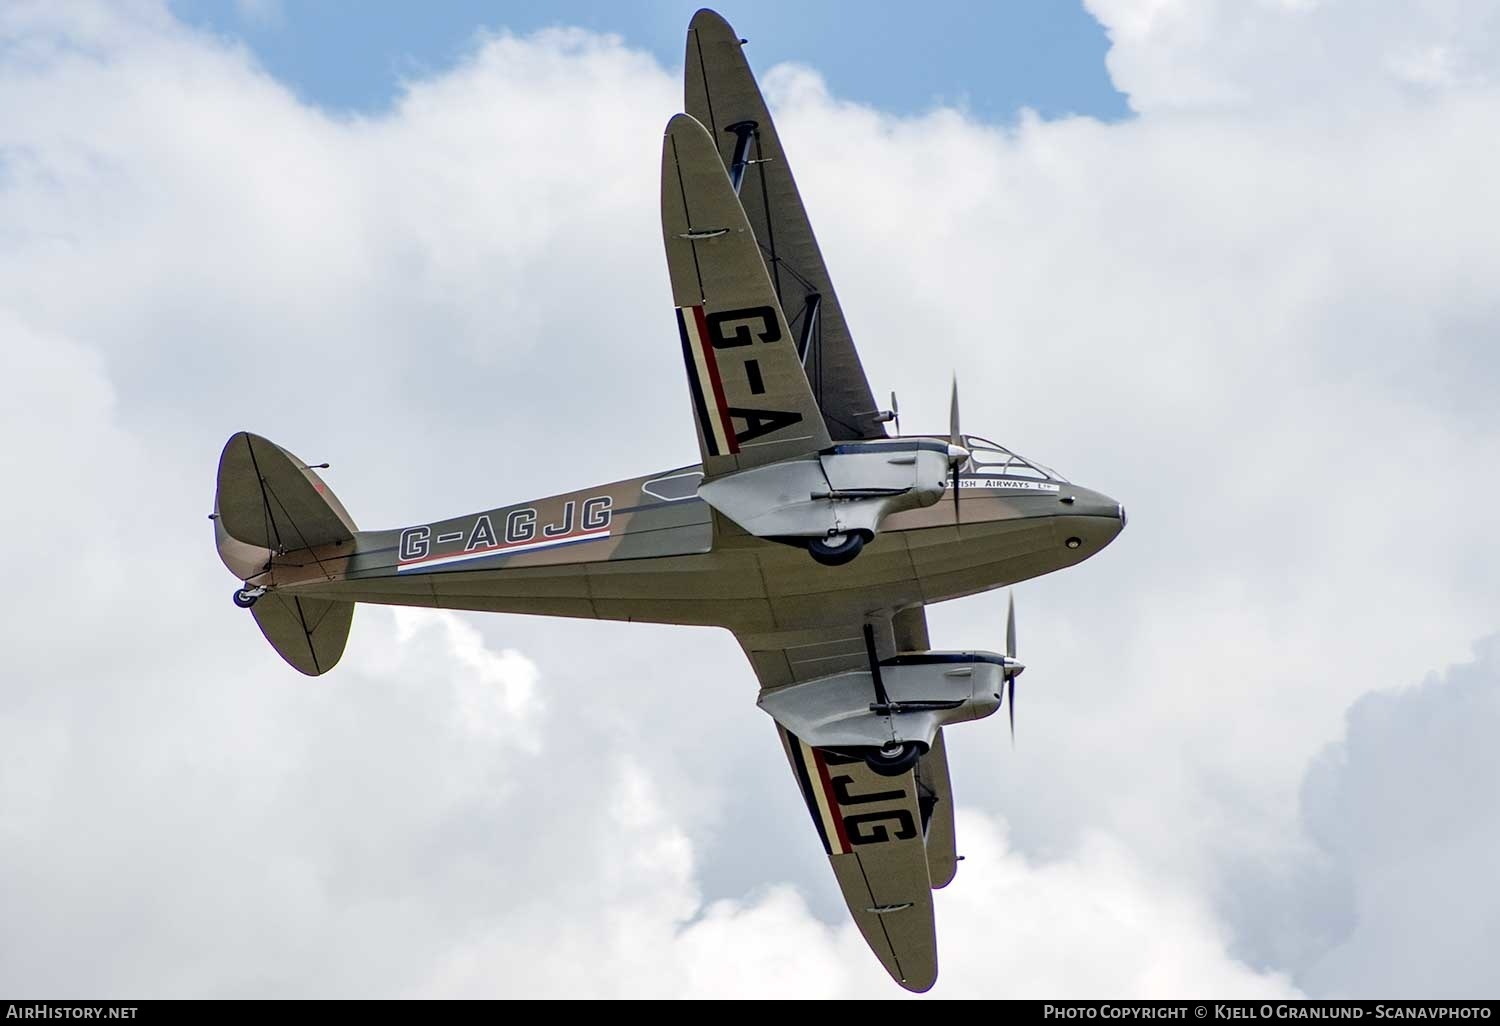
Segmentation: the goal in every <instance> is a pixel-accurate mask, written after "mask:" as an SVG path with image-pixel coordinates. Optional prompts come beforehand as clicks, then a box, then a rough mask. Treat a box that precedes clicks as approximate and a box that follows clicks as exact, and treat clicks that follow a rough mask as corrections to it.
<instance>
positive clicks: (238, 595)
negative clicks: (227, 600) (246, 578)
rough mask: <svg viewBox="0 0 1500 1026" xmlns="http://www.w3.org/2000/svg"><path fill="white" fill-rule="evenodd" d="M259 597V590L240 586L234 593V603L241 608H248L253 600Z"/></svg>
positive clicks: (252, 603) (253, 602)
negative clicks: (255, 590)
mask: <svg viewBox="0 0 1500 1026" xmlns="http://www.w3.org/2000/svg"><path fill="white" fill-rule="evenodd" d="M258 598H260V593H259V592H254V591H251V590H250V589H249V588H241V589H240V590H239V591H237V592H235V593H234V604H235V605H237V606H239V607H240V608H241V609H249V608H250V607H251V606H253V605H255V600H256V599H258Z"/></svg>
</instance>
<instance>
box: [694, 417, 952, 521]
mask: <svg viewBox="0 0 1500 1026" xmlns="http://www.w3.org/2000/svg"><path fill="white" fill-rule="evenodd" d="M948 473H949V455H948V446H947V445H946V444H945V443H943V442H939V441H935V440H933V439H926V438H910V439H906V438H900V439H887V440H884V441H881V440H875V441H869V442H847V443H843V444H840V445H837V446H834V447H833V448H832V449H829V450H826V451H824V452H822V453H819V454H818V455H817V456H814V457H808V458H806V459H798V460H787V461H784V462H782V463H773V464H770V465H769V466H764V467H756V468H754V469H752V470H743V471H740V472H738V473H735V474H726V475H725V476H723V477H720V478H715V479H714V480H712V481H706V482H704V483H703V484H702V485H701V486H700V487H699V488H698V495H699V497H700V498H702V499H703V500H704V501H705V502H707V503H708V504H709V505H710V506H712V507H713V508H714V509H716V510H718V511H719V512H720V513H722V514H723V515H724V516H726V517H728V518H729V519H730V520H732V521H734V522H735V523H736V524H738V525H739V526H740V527H742V528H744V529H745V531H746V532H748V533H749V534H752V535H754V536H756V537H758V538H774V539H777V540H797V539H804V540H814V539H827V538H836V537H839V536H847V535H860V536H862V537H865V538H873V537H875V535H876V534H878V533H879V531H880V525H881V522H882V521H884V520H885V518H886V517H888V516H890V515H891V514H892V513H896V512H899V511H901V510H905V509H917V508H920V507H923V506H931V505H932V504H933V503H935V502H937V501H938V499H939V498H941V497H942V495H943V492H944V491H945V490H946V488H947V486H948Z"/></svg>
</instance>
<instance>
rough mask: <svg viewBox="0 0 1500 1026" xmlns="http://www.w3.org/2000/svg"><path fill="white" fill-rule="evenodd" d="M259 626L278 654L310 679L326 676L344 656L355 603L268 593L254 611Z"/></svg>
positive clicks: (252, 610)
mask: <svg viewBox="0 0 1500 1026" xmlns="http://www.w3.org/2000/svg"><path fill="white" fill-rule="evenodd" d="M250 611H251V612H252V613H254V614H255V623H256V626H258V627H259V628H260V632H261V633H262V634H264V635H265V636H266V640H267V641H269V642H270V643H271V647H272V648H274V649H276V654H277V655H279V656H281V658H283V659H285V660H286V661H287V662H288V663H291V664H292V666H293V667H295V668H296V669H297V670H299V671H300V672H302V673H305V674H307V675H308V676H309V677H316V676H318V675H319V674H322V673H327V672H328V671H329V670H331V669H333V667H334V665H335V664H336V663H337V662H338V661H339V656H341V655H343V654H344V643H345V642H347V641H348V640H349V626H350V624H351V623H352V622H353V620H354V603H353V602H330V601H328V600H327V599H314V598H302V597H299V596H296V595H283V594H280V593H278V592H274V591H273V592H269V593H267V594H265V595H263V596H261V598H260V600H259V601H258V602H256V603H255V605H254V606H252V607H251V609H250Z"/></svg>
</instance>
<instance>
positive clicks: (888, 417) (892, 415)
mask: <svg viewBox="0 0 1500 1026" xmlns="http://www.w3.org/2000/svg"><path fill="white" fill-rule="evenodd" d="M892 421H894V422H895V424H896V437H898V438H899V437H901V404H900V403H898V402H896V393H895V392H892V393H891V408H890V409H889V410H877V411H876V413H875V423H877V424H889V423H891V422H892Z"/></svg>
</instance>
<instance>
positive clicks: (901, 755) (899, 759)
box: [865, 741, 922, 777]
mask: <svg viewBox="0 0 1500 1026" xmlns="http://www.w3.org/2000/svg"><path fill="white" fill-rule="evenodd" d="M920 758H922V746H921V745H919V744H917V743H916V742H915V741H902V742H901V743H900V744H889V745H886V746H885V747H884V748H877V749H875V750H874V751H870V752H866V753H865V765H866V766H868V767H870V768H871V769H872V770H874V771H875V772H876V773H879V774H880V775H881V776H882V777H899V776H901V775H902V774H903V773H905V772H907V771H908V770H910V769H911V768H912V767H913V766H915V765H916V764H917V760H918V759H920Z"/></svg>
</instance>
